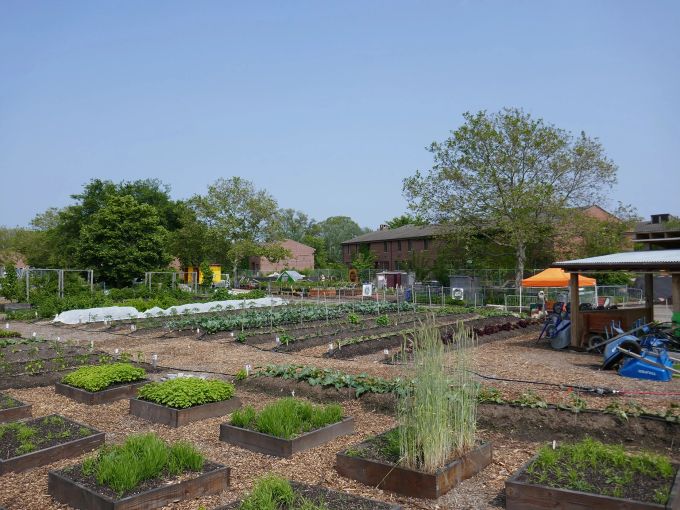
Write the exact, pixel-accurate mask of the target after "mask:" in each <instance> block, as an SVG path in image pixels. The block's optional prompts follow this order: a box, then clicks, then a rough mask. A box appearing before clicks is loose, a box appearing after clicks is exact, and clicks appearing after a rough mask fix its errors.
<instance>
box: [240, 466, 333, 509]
mask: <svg viewBox="0 0 680 510" xmlns="http://www.w3.org/2000/svg"><path fill="white" fill-rule="evenodd" d="M327 508H328V507H327V506H326V505H325V504H324V502H323V501H321V502H313V501H311V500H309V499H307V498H304V497H301V496H298V495H297V494H295V491H294V490H293V487H292V486H291V485H290V482H289V481H288V480H286V479H285V478H282V477H280V476H279V475H276V474H273V473H271V474H267V475H264V476H262V477H261V478H259V479H257V480H256V481H255V485H254V486H253V490H252V491H251V492H250V494H248V495H247V496H246V497H245V498H244V499H243V501H241V504H240V505H239V507H238V510H327Z"/></svg>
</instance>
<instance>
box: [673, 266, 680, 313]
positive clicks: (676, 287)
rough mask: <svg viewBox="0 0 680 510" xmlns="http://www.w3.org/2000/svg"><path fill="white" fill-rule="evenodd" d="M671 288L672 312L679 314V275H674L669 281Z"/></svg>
mask: <svg viewBox="0 0 680 510" xmlns="http://www.w3.org/2000/svg"><path fill="white" fill-rule="evenodd" d="M671 287H672V289H673V291H672V294H671V295H672V296H673V312H674V313H675V312H678V313H680V273H674V274H673V277H672V280H671Z"/></svg>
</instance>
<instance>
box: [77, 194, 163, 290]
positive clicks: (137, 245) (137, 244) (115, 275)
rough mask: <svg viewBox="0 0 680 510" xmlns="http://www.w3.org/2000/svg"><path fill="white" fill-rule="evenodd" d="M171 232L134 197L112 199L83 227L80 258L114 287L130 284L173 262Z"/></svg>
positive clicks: (152, 208) (150, 210) (152, 209)
mask: <svg viewBox="0 0 680 510" xmlns="http://www.w3.org/2000/svg"><path fill="white" fill-rule="evenodd" d="M167 237H168V232H167V230H166V229H165V228H164V227H163V226H162V225H161V220H160V217H159V216H158V213H157V211H156V209H155V208H154V207H152V206H151V205H148V204H140V203H139V202H137V201H136V200H135V199H134V198H133V197H131V196H129V195H128V196H112V197H110V198H109V199H108V201H107V202H106V203H105V204H104V205H103V206H101V207H100V208H99V209H98V210H97V212H95V213H94V214H92V215H91V216H90V218H89V221H88V223H87V224H86V225H84V226H83V228H82V231H81V235H80V238H79V240H78V243H77V256H78V259H79V260H80V261H82V263H83V264H84V265H86V267H93V268H94V269H95V271H96V272H97V274H98V275H99V277H101V278H103V279H104V280H106V281H107V282H109V283H110V284H113V285H116V286H121V285H124V284H129V283H130V282H131V281H132V280H133V279H134V278H138V277H140V276H141V275H143V274H144V273H145V272H146V271H151V270H154V269H158V268H161V267H164V266H166V265H167V264H168V262H169V261H170V256H169V255H168V253H167V251H166V249H165V247H166V243H167Z"/></svg>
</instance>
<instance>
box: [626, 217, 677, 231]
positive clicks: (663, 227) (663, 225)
mask: <svg viewBox="0 0 680 510" xmlns="http://www.w3.org/2000/svg"><path fill="white" fill-rule="evenodd" d="M669 220H672V221H673V223H671V224H670V225H669V224H668V222H667V221H664V222H660V223H652V221H651V220H647V221H640V222H639V223H637V225H635V233H636V234H637V233H643V232H645V233H646V232H649V233H652V232H666V231H678V230H680V227H679V226H678V224H677V223H676V222H677V220H678V218H677V217H675V216H673V215H669Z"/></svg>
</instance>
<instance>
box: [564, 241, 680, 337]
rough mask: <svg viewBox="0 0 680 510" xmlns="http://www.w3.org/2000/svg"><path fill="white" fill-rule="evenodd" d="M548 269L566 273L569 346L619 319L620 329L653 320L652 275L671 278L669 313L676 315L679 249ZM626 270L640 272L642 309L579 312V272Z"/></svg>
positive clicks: (612, 256)
mask: <svg viewBox="0 0 680 510" xmlns="http://www.w3.org/2000/svg"><path fill="white" fill-rule="evenodd" d="M552 267H556V268H560V269H564V270H565V271H567V272H569V273H570V275H571V277H570V281H569V288H570V291H571V292H570V295H571V345H572V346H574V347H581V346H582V345H583V344H584V341H585V336H586V335H587V334H588V333H590V332H591V331H592V330H593V327H596V325H597V327H599V325H601V324H604V323H609V322H610V321H611V320H619V321H621V324H622V326H623V327H624V328H627V327H628V326H630V323H632V321H634V320H636V319H638V318H644V320H645V321H647V322H649V321H652V320H654V278H653V276H654V274H655V273H656V274H670V275H672V283H671V285H672V299H673V312H680V249H677V250H647V251H631V252H623V253H612V254H610V255H602V256H599V257H589V258H584V259H576V260H566V261H560V262H555V263H553V264H552ZM601 271H604V272H610V271H627V272H631V273H641V274H644V277H645V302H644V305H643V306H638V307H623V308H620V309H617V310H592V311H591V310H587V311H586V310H580V309H579V304H580V303H579V295H578V287H579V275H580V274H583V273H586V274H587V273H594V272H601Z"/></svg>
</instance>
